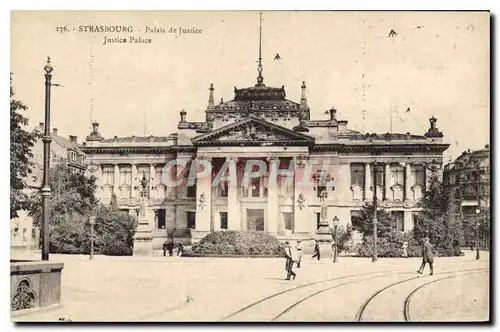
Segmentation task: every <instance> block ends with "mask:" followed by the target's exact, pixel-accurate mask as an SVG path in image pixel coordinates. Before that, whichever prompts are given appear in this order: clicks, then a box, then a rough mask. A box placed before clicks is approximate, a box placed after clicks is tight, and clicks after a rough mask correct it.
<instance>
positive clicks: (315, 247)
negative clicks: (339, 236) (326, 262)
mask: <svg viewBox="0 0 500 332" xmlns="http://www.w3.org/2000/svg"><path fill="white" fill-rule="evenodd" d="M314 241H315V244H314V255H313V256H312V258H314V257H318V261H319V259H320V256H321V255H320V252H319V242H318V240H314Z"/></svg>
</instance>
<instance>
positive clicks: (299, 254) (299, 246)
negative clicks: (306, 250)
mask: <svg viewBox="0 0 500 332" xmlns="http://www.w3.org/2000/svg"><path fill="white" fill-rule="evenodd" d="M295 249H296V250H297V268H299V269H300V263H301V262H302V249H303V248H302V242H301V241H300V240H298V241H297V244H296V245H295Z"/></svg>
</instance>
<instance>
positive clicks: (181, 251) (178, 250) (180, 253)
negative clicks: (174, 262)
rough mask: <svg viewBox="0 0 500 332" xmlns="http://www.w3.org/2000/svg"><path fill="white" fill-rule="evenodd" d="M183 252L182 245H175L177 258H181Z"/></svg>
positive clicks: (180, 243)
mask: <svg viewBox="0 0 500 332" xmlns="http://www.w3.org/2000/svg"><path fill="white" fill-rule="evenodd" d="M183 252H184V245H183V244H182V242H179V243H178V244H177V256H182V253H183Z"/></svg>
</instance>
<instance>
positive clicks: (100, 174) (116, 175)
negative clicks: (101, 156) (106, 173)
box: [97, 164, 156, 198]
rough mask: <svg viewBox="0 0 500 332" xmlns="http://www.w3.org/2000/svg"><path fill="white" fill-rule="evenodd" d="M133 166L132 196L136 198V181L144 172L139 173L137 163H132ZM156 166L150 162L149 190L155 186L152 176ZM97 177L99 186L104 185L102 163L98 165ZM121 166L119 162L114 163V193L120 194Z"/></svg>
mask: <svg viewBox="0 0 500 332" xmlns="http://www.w3.org/2000/svg"><path fill="white" fill-rule="evenodd" d="M130 165H131V168H132V174H131V176H132V179H131V180H132V181H131V190H130V198H134V187H135V185H134V182H135V181H136V180H137V179H138V178H142V174H139V175H138V174H137V165H136V164H130ZM155 172H156V171H155V166H154V164H149V178H148V179H147V180H148V184H149V190H152V187H153V181H151V178H152V177H154V176H155ZM97 179H98V186H99V187H102V186H103V171H102V165H98V169H97ZM119 181H120V167H119V166H118V164H115V165H114V168H113V193H115V194H118V192H119V187H120V182H119Z"/></svg>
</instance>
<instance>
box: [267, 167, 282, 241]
mask: <svg viewBox="0 0 500 332" xmlns="http://www.w3.org/2000/svg"><path fill="white" fill-rule="evenodd" d="M267 161H268V165H269V167H268V171H269V178H268V185H267V232H268V233H270V234H272V235H276V234H277V233H278V202H279V199H278V184H277V179H276V178H277V176H276V174H277V171H278V170H277V167H278V165H279V163H278V159H277V158H276V159H275V158H267Z"/></svg>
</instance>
